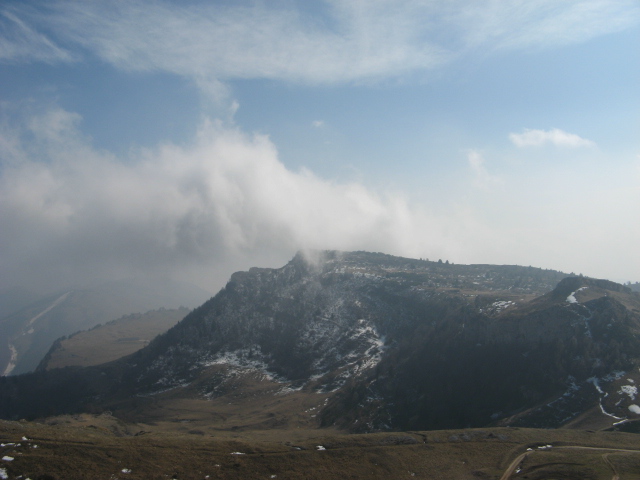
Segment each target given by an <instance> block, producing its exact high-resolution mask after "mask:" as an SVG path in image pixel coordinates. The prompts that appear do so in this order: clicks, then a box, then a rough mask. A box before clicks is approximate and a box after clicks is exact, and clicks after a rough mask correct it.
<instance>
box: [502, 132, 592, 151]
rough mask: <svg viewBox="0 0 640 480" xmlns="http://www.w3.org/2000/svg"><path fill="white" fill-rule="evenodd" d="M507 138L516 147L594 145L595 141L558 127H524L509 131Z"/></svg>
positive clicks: (575, 146)
mask: <svg viewBox="0 0 640 480" xmlns="http://www.w3.org/2000/svg"><path fill="white" fill-rule="evenodd" d="M509 139H510V140H511V142H512V143H513V144H514V145H515V146H516V147H540V146H543V145H547V144H551V145H555V146H557V147H569V148H578V147H595V146H596V144H595V142H592V141H591V140H587V139H586V138H582V137H580V136H578V135H576V134H574V133H567V132H564V131H562V130H560V129H558V128H554V129H552V130H530V129H525V130H524V132H523V133H510V134H509Z"/></svg>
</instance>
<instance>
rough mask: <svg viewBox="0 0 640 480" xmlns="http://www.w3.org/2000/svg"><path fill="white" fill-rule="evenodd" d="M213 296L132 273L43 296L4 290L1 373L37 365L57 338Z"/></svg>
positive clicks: (0, 321) (0, 327) (1, 299)
mask: <svg viewBox="0 0 640 480" xmlns="http://www.w3.org/2000/svg"><path fill="white" fill-rule="evenodd" d="M209 297H210V294H209V293H207V292H205V291H204V290H202V289H200V288H198V287H196V286H194V285H190V284H187V283H179V282H173V281H169V280H164V279H128V280H121V281H113V282H109V283H106V284H103V285H99V286H97V287H87V288H83V289H70V290H64V291H61V292H57V293H55V294H52V295H47V296H39V295H35V294H33V293H30V292H28V291H27V290H25V289H21V288H12V289H6V290H3V291H2V292H0V312H1V313H4V314H5V315H4V316H2V317H0V375H10V374H13V375H16V374H20V373H25V372H29V371H32V370H34V369H35V368H36V367H37V366H38V364H39V363H40V361H41V360H42V358H43V357H44V355H45V354H46V353H47V351H48V350H49V348H50V347H51V345H52V344H53V342H54V341H55V340H56V339H58V338H60V337H62V336H66V335H70V334H72V333H75V332H77V331H79V330H86V329H89V328H92V327H94V326H96V325H98V324H100V323H105V322H108V321H111V320H114V319H116V318H118V317H121V316H123V315H127V314H132V313H143V312H146V311H148V310H152V309H157V308H160V307H164V308H178V307H180V306H184V307H190V308H193V307H195V306H197V305H200V304H201V303H202V302H203V301H205V300H206V299H207V298H209Z"/></svg>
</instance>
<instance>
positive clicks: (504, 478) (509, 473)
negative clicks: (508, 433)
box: [500, 445, 640, 480]
mask: <svg viewBox="0 0 640 480" xmlns="http://www.w3.org/2000/svg"><path fill="white" fill-rule="evenodd" d="M561 449H564V450H597V451H600V452H609V453H605V454H604V455H602V460H603V461H604V462H605V463H606V464H607V465H608V466H609V467H610V468H611V470H612V471H613V477H611V480H620V476H619V474H618V472H617V471H616V469H615V467H614V466H613V464H612V463H611V461H610V460H609V454H610V453H638V454H640V450H625V449H622V448H599V447H581V446H578V445H567V446H562V447H550V448H538V449H535V450H529V451H527V452H524V453H522V454H520V455H518V456H517V457H516V458H515V459H514V460H513V461H512V462H511V463H510V464H509V466H508V467H507V469H506V470H505V471H504V473H503V474H502V476H501V477H500V480H509V479H510V478H511V476H512V475H513V473H514V472H515V471H516V469H517V468H518V465H520V464H521V463H522V461H523V460H524V459H525V458H526V457H527V456H529V455H531V454H532V453H535V452H544V451H548V450H561Z"/></svg>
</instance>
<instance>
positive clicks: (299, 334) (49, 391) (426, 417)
mask: <svg viewBox="0 0 640 480" xmlns="http://www.w3.org/2000/svg"><path fill="white" fill-rule="evenodd" d="M639 334H640V295H638V294H637V293H634V292H632V291H631V290H629V289H628V288H626V287H623V286H622V285H619V284H616V283H613V282H609V281H606V280H596V279H591V278H587V277H568V276H567V275H566V274H563V273H560V272H556V271H552V270H542V269H538V268H532V267H519V266H493V265H453V264H448V263H446V262H445V263H442V262H430V261H424V260H413V259H407V258H399V257H392V256H389V255H384V254H377V253H366V252H352V253H343V252H317V253H315V254H313V255H303V254H298V255H296V257H294V258H293V259H292V260H291V261H290V262H289V263H288V264H287V265H285V266H284V267H282V268H279V269H259V268H253V269H251V270H249V271H248V272H238V273H235V274H234V275H233V276H232V277H231V279H230V281H229V282H228V284H227V285H226V286H225V288H223V289H222V290H221V291H220V292H219V293H218V294H217V295H216V296H215V297H213V298H212V299H210V300H209V301H208V302H206V303H205V304H203V305H202V306H200V307H198V308H196V309H195V310H193V311H192V312H191V313H190V314H189V315H187V316H186V317H185V318H184V320H182V321H181V322H180V323H178V324H177V325H176V326H175V327H173V328H172V329H170V330H169V331H168V332H166V333H164V334H162V335H160V336H159V337H157V338H156V339H154V340H153V341H152V342H151V343H150V344H149V345H148V346H147V347H145V348H143V349H141V350H139V351H138V352H136V353H134V354H132V355H131V356H129V357H126V358H124V359H121V360H119V361H115V362H112V363H109V364H105V365H101V366H97V367H90V368H84V369H73V368H66V369H55V370H51V371H48V372H38V373H36V374H32V375H23V376H19V377H15V378H13V377H11V378H5V379H1V380H0V414H1V415H2V416H4V417H12V418H16V417H23V416H31V417H35V416H39V415H44V414H53V413H63V412H66V413H70V412H77V411H83V410H85V411H86V410H91V411H100V410H102V409H109V410H111V411H113V412H114V414H115V415H119V416H121V417H122V418H127V419H135V420H138V421H139V420H142V419H144V421H149V422H151V421H153V422H159V421H163V420H165V421H166V420H168V419H171V421H185V420H186V421H190V422H194V425H195V424H198V425H199V427H198V428H203V429H204V428H208V429H214V428H218V429H231V428H235V429H243V428H251V429H256V428H298V427H300V428H314V427H318V426H324V427H334V428H339V429H343V430H348V431H352V432H370V431H376V430H398V429H400V430H415V429H438V428H464V427H476V426H486V425H491V424H500V425H518V426H536V427H558V426H562V425H567V424H572V423H573V424H575V425H581V426H586V425H590V426H593V427H594V428H598V429H601V428H608V427H611V426H612V424H613V423H618V424H619V423H621V422H626V423H631V422H632V421H633V420H634V419H636V418H640V407H638V403H640V401H638V400H636V396H637V389H636V385H637V384H638V382H640V376H639V375H638V373H637V372H638V369H637V366H638V363H639V360H640V338H639V337H638V335H639ZM45 397H46V398H47V402H46V404H43V403H42V402H41V401H38V399H39V398H45Z"/></svg>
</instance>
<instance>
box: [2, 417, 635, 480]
mask: <svg viewBox="0 0 640 480" xmlns="http://www.w3.org/2000/svg"><path fill="white" fill-rule="evenodd" d="M47 423H48V424H46V423H42V424H36V423H27V422H20V423H19V422H5V421H0V442H2V443H3V444H5V446H4V447H0V457H1V456H10V457H13V458H14V460H13V461H11V462H7V461H3V462H0V463H1V464H2V465H0V468H5V469H6V471H7V474H8V476H9V478H10V479H13V478H16V477H18V476H19V475H23V476H29V477H30V478H39V477H40V476H42V475H49V477H40V478H49V479H51V478H53V479H62V478H64V479H71V480H73V479H91V478H113V479H115V478H120V479H123V478H126V479H164V478H179V479H205V478H227V479H236V478H238V479H240V478H243V479H244V478H277V479H300V478H308V479H323V480H324V479H334V478H335V479H341V480H342V479H345V478H374V479H375V478H380V479H394V478H410V477H415V478H427V479H436V478H437V479H442V478H452V479H488V480H489V479H500V478H501V476H502V474H503V473H504V471H505V470H506V469H507V467H508V466H509V465H510V463H511V462H512V460H513V459H515V458H516V457H517V456H518V455H519V454H521V453H524V452H526V450H527V448H534V450H535V452H534V453H532V454H530V455H529V456H528V457H527V458H526V459H525V460H524V461H523V463H522V465H521V471H520V472H519V473H517V474H514V475H513V477H511V478H513V479H524V478H527V479H542V478H563V479H595V480H600V479H602V480H605V479H606V480H610V479H611V478H612V476H613V475H614V473H617V474H619V475H620V478H638V472H640V454H638V453H624V452H619V453H614V452H607V451H604V450H575V449H566V448H565V449H563V448H560V447H561V446H562V445H565V446H566V445H581V446H591V447H607V448H617V449H640V442H639V441H638V440H639V437H638V436H637V435H634V434H624V433H613V432H596V433H589V432H585V431H576V430H535V429H518V428H495V429H469V430H448V431H429V432H405V433H399V432H395V433H380V434H368V435H341V434H339V432H336V431H325V430H297V429H284V430H282V429H274V430H272V431H271V432H269V435H267V436H265V435H264V433H265V432H262V434H261V433H260V432H258V434H257V435H255V434H254V432H250V431H246V432H232V431H230V432H226V433H220V434H218V435H202V434H199V433H192V434H189V433H179V432H176V431H168V430H166V429H164V428H158V427H154V426H152V425H148V424H125V423H123V422H122V421H120V420H117V419H115V418H114V417H111V416H110V415H100V416H89V415H80V416H74V417H58V418H55V419H50V420H48V422H47ZM143 432H144V433H143ZM136 433H137V434H138V435H136ZM22 438H27V439H28V440H22ZM9 442H13V443H20V446H16V445H6V444H7V443H9ZM547 444H552V445H553V446H554V447H553V448H551V449H545V450H538V449H537V447H538V446H541V445H547ZM34 445H37V448H34ZM318 445H322V446H323V447H324V448H325V449H326V450H322V451H321V450H318V448H317V446H318ZM233 452H242V453H244V455H233V454H232V453H233ZM123 469H130V470H131V472H128V473H123V472H122V470H123ZM612 469H615V472H614V471H613V470H612ZM207 476H208V477H207ZM23 478H24V477H23Z"/></svg>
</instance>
